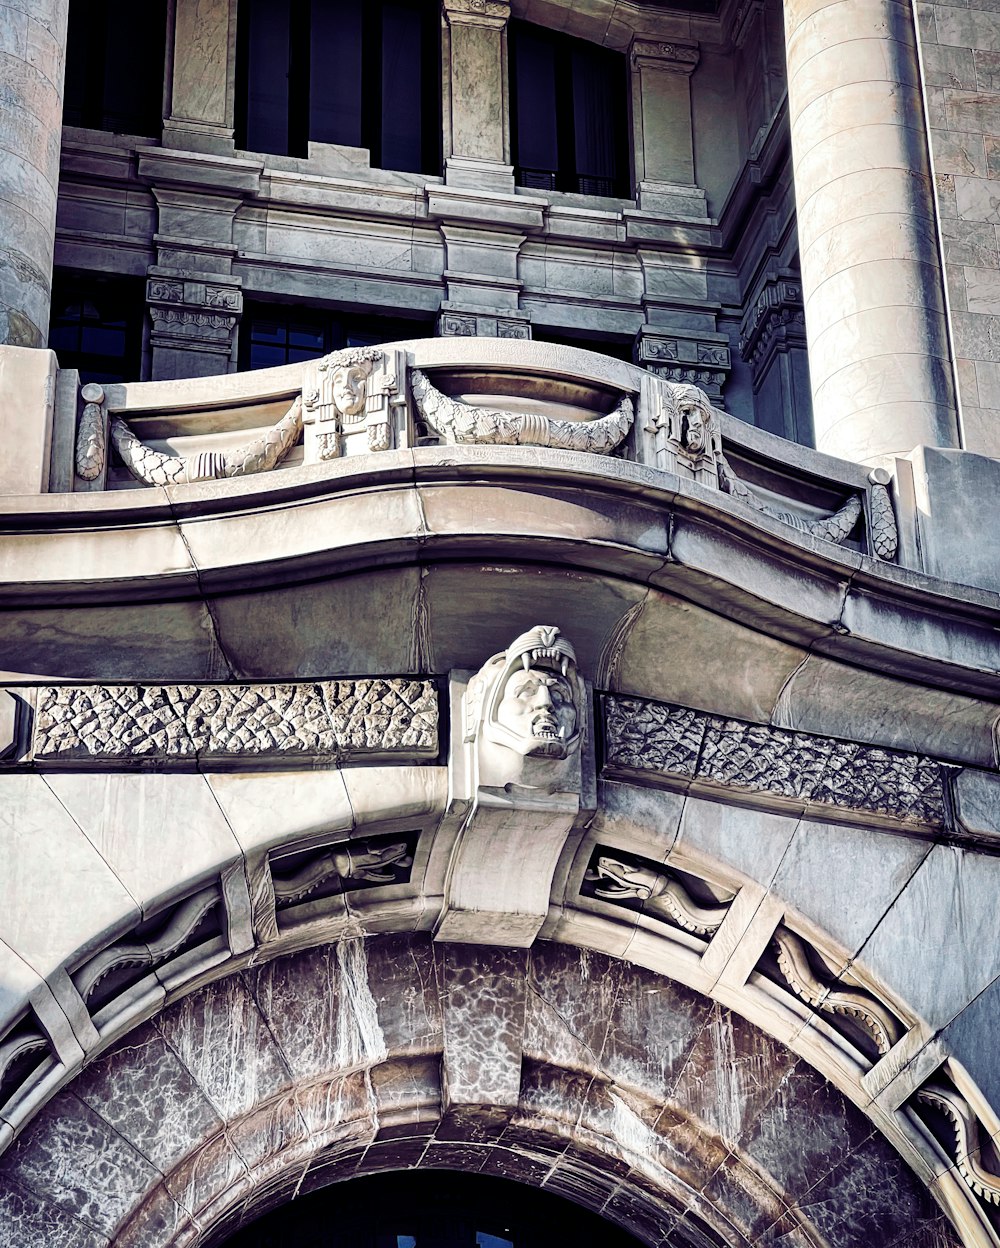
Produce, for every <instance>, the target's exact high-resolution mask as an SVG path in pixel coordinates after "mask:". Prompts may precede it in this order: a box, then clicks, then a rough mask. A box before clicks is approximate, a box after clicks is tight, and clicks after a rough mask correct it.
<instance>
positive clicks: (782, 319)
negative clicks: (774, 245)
mask: <svg viewBox="0 0 1000 1248" xmlns="http://www.w3.org/2000/svg"><path fill="white" fill-rule="evenodd" d="M782 346H784V347H785V349H787V348H788V347H789V346H794V347H803V348H804V347H805V311H804V309H803V306H802V286H801V284H800V283H799V282H798V281H794V280H790V279H788V278H783V277H772V278H769V279H768V281H767V282H766V283H765V285H764V288H763V290H762V291H761V292H760V295H759V296H758V298H757V301H756V302H755V303H754V305H753V307H752V308H751V309H750V312H749V313H748V315H747V316H746V318H745V319H744V321H743V325H742V327H741V329H740V341H739V351H740V355H742V356H743V358H744V359H745V360H746V362H747V363H748V364H749V365H750V367H751V369H752V370H753V375H754V377H755V378H758V377H760V376H762V374H763V373H764V372H765V371H766V368H767V366H768V364H769V363H770V361H771V359H772V358H773V356H774V353H775V351H776V350H777V349H779V348H780V347H782Z"/></svg>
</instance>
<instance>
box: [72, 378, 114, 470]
mask: <svg viewBox="0 0 1000 1248" xmlns="http://www.w3.org/2000/svg"><path fill="white" fill-rule="evenodd" d="M80 397H81V398H82V399H83V401H84V404H85V406H84V409H83V411H82V412H81V414H80V423H79V425H78V426H77V430H76V475H77V476H78V477H82V478H83V479H84V481H96V480H97V478H98V477H99V476H100V475H101V473H102V472H103V471H104V457H105V454H106V453H107V445H106V442H105V435H104V389H103V387H102V386H98V385H96V384H95V383H94V382H88V383H87V385H85V386H83V387H82V388H81V390H80Z"/></svg>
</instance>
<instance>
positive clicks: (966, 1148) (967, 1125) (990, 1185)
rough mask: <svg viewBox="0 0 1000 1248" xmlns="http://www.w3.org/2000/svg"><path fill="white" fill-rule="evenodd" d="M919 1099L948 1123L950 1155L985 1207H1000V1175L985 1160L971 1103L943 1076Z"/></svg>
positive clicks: (930, 1083) (923, 1091)
mask: <svg viewBox="0 0 1000 1248" xmlns="http://www.w3.org/2000/svg"><path fill="white" fill-rule="evenodd" d="M916 1100H917V1102H918V1104H921V1105H926V1106H928V1107H929V1108H930V1109H932V1110H933V1111H935V1112H936V1113H937V1114H939V1115H940V1116H941V1118H942V1119H944V1120H945V1122H947V1124H948V1127H949V1128H950V1132H951V1135H952V1139H951V1140H950V1141H948V1143H949V1144H950V1148H949V1152H950V1154H951V1156H952V1158H953V1159H954V1163H955V1167H956V1169H957V1170H958V1173H959V1174H960V1175H961V1176H962V1178H963V1179H964V1180H965V1182H966V1183H967V1184H968V1186H969V1187H970V1188H971V1189H972V1191H973V1192H974V1193H975V1195H976V1196H978V1197H979V1199H980V1200H981V1201H983V1202H984V1203H985V1204H988V1205H1000V1173H998V1172H997V1171H996V1170H994V1169H992V1168H990V1167H989V1166H987V1165H986V1163H985V1161H984V1158H983V1146H982V1141H981V1138H980V1124H979V1119H978V1118H977V1116H976V1113H975V1111H974V1110H973V1108H972V1106H971V1105H970V1104H969V1102H968V1101H967V1100H966V1099H965V1097H964V1096H962V1095H961V1094H960V1093H959V1092H958V1090H957V1089H956V1088H955V1086H954V1085H953V1084H952V1083H951V1082H950V1080H948V1079H947V1078H945V1077H944V1076H942V1075H938V1076H936V1077H935V1078H934V1079H932V1080H931V1081H930V1082H928V1083H926V1084H924V1086H923V1087H922V1088H921V1089H920V1090H919V1092H917V1095H916ZM942 1143H944V1141H942Z"/></svg>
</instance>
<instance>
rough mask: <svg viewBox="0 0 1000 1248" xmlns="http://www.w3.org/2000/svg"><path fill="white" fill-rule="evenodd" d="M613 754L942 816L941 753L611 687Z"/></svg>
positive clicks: (684, 773)
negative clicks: (804, 729)
mask: <svg viewBox="0 0 1000 1248" xmlns="http://www.w3.org/2000/svg"><path fill="white" fill-rule="evenodd" d="M603 706H604V716H605V741H606V761H607V764H608V765H609V766H610V767H612V768H625V769H627V770H629V771H636V772H639V771H650V772H659V773H662V774H664V775H667V776H672V777H674V778H675V779H676V780H677V781H682V780H691V779H697V780H703V781H706V782H708V783H711V784H716V785H723V786H725V787H727V788H733V789H737V790H742V791H743V792H746V793H749V794H759V795H761V796H767V797H768V798H778V799H785V800H787V801H788V802H790V803H810V804H815V805H817V806H831V807H841V808H843V809H844V810H847V811H868V812H871V813H872V814H876V815H883V816H886V817H888V818H891V819H898V820H901V821H909V822H914V823H921V824H931V825H940V824H942V823H943V822H944V820H945V814H946V812H945V805H944V779H945V772H944V769H943V768H942V767H941V765H940V764H939V763H937V762H936V761H935V760H934V759H930V758H925V757H922V756H920V755H916V754H904V753H902V752H901V751H896V750H883V749H878V748H876V747H874V746H865V745H858V744H855V743H851V742H841V741H834V740H832V739H830V738H824V737H817V736H812V735H809V734H806V733H793V732H787V731H785V730H784V729H781V728H771V727H769V726H767V725H763V724H748V723H745V722H743V721H740V720H735V719H729V720H721V719H719V718H717V717H715V716H711V715H704V714H702V713H700V712H697V711H691V710H688V709H685V708H681V707H672V706H666V705H664V704H662V703H656V702H650V701H646V700H643V699H639V698H622V697H619V696H617V695H613V694H609V695H607V696H606V697H605V698H604V700H603Z"/></svg>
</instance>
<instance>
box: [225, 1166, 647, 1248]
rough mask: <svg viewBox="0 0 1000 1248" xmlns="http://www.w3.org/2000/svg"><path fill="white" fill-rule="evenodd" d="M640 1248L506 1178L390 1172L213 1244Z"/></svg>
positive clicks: (321, 1195) (295, 1205) (292, 1206)
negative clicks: (598, 1247)
mask: <svg viewBox="0 0 1000 1248" xmlns="http://www.w3.org/2000/svg"><path fill="white" fill-rule="evenodd" d="M591 1245H593V1248H597V1246H598V1245H600V1246H601V1248H641V1243H640V1241H639V1240H637V1239H634V1238H633V1237H632V1236H631V1235H629V1234H627V1233H626V1232H625V1231H623V1230H621V1229H620V1228H619V1227H617V1226H615V1225H613V1224H612V1223H611V1222H607V1221H605V1220H604V1219H603V1218H601V1217H600V1216H599V1215H598V1214H595V1213H591V1212H589V1211H588V1210H586V1209H583V1208H581V1207H580V1206H579V1205H576V1204H574V1203H572V1202H571V1201H569V1200H566V1199H564V1198H563V1197H561V1196H556V1195H554V1194H553V1193H551V1192H547V1191H540V1190H538V1189H536V1188H532V1187H528V1186H526V1185H525V1184H522V1183H516V1182H513V1181H512V1180H510V1179H502V1178H496V1177H493V1176H489V1175H479V1174H465V1173H459V1172H457V1171H452V1170H433V1171H427V1170H421V1171H420V1172H415V1171H397V1172H391V1173H387V1174H374V1175H367V1176H365V1177H364V1178H358V1179H352V1180H349V1181H348V1182H346V1183H334V1184H331V1185H330V1186H328V1187H324V1188H321V1189H320V1190H318V1191H314V1192H310V1193H309V1194H308V1195H306V1196H303V1197H301V1198H299V1199H297V1200H293V1201H291V1202H289V1203H287V1204H283V1205H280V1206H278V1207H277V1208H275V1209H272V1210H270V1211H269V1212H268V1213H266V1214H264V1215H263V1216H262V1217H260V1218H258V1219H257V1220H256V1221H255V1222H253V1223H251V1224H250V1225H249V1226H245V1227H243V1228H242V1229H241V1230H239V1231H237V1232H236V1233H235V1234H233V1235H231V1236H229V1237H228V1238H227V1239H225V1240H224V1241H222V1245H221V1246H220V1248H591Z"/></svg>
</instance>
